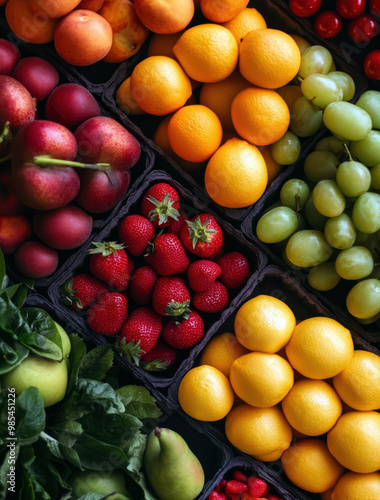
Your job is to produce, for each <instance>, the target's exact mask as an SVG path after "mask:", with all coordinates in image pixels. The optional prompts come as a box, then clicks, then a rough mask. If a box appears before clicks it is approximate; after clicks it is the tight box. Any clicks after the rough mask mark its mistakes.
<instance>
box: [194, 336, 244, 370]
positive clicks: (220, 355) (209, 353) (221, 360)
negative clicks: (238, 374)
mask: <svg viewBox="0 0 380 500" xmlns="http://www.w3.org/2000/svg"><path fill="white" fill-rule="evenodd" d="M248 352H249V351H248V349H246V348H245V347H244V346H242V345H241V344H240V342H239V341H238V339H237V338H236V335H235V334H234V333H230V332H225V333H222V334H220V335H217V336H216V337H213V338H212V339H211V340H210V341H209V342H208V344H207V345H206V347H205V348H204V350H203V351H202V355H201V359H200V360H199V364H200V365H210V366H213V367H214V368H217V369H218V370H220V371H221V372H222V373H224V375H225V376H226V377H228V378H229V377H230V370H231V365H232V363H233V361H235V359H236V358H239V357H240V356H243V354H247V353H248Z"/></svg>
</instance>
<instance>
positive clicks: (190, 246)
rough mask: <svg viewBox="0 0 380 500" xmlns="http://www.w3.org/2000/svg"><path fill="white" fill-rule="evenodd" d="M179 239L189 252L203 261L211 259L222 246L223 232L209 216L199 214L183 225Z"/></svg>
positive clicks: (213, 218)
mask: <svg viewBox="0 0 380 500" xmlns="http://www.w3.org/2000/svg"><path fill="white" fill-rule="evenodd" d="M180 238H181V241H182V243H183V245H184V247H185V248H186V249H187V250H189V252H192V253H194V254H195V255H198V257H201V258H203V259H207V258H208V257H212V256H213V255H215V254H216V253H217V252H219V250H220V249H221V248H222V246H223V231H222V228H221V227H220V226H219V224H218V222H217V221H216V219H215V217H213V216H212V215H210V214H199V215H197V216H196V217H193V218H192V219H190V220H187V221H186V224H183V226H182V228H181V232H180Z"/></svg>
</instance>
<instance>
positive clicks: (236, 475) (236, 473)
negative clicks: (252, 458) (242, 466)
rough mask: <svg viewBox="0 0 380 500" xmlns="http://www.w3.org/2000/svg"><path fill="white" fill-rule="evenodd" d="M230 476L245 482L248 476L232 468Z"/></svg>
mask: <svg viewBox="0 0 380 500" xmlns="http://www.w3.org/2000/svg"><path fill="white" fill-rule="evenodd" d="M232 478H233V479H236V480H237V481H240V482H242V483H246V482H247V479H248V477H247V476H246V475H245V474H243V473H242V472H241V471H240V470H234V471H233V473H232Z"/></svg>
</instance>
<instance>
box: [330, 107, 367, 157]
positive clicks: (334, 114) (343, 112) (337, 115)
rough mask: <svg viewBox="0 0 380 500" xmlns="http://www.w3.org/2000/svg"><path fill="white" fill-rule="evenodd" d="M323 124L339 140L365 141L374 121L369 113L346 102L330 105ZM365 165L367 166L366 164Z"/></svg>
mask: <svg viewBox="0 0 380 500" xmlns="http://www.w3.org/2000/svg"><path fill="white" fill-rule="evenodd" d="M323 123H324V124H325V126H326V127H327V128H328V129H329V130H330V132H332V133H333V134H334V135H336V136H337V137H338V138H339V139H344V140H348V141H360V140H362V139H364V137H365V136H366V135H367V134H368V133H369V132H370V130H371V128H372V120H371V117H370V116H369V114H368V113H367V111H364V109H362V108H359V106H356V105H355V104H352V103H351V102H346V101H339V102H332V103H331V104H329V105H328V106H327V107H326V108H325V110H324V113H323ZM353 154H354V153H353ZM363 163H365V164H366V165H367V163H366V162H363Z"/></svg>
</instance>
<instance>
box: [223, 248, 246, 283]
mask: <svg viewBox="0 0 380 500" xmlns="http://www.w3.org/2000/svg"><path fill="white" fill-rule="evenodd" d="M216 263H217V264H219V266H220V267H221V268H222V274H221V276H220V281H221V282H222V283H223V284H224V285H226V287H227V288H239V287H240V286H242V285H244V283H245V282H246V281H247V280H248V277H249V274H250V270H251V269H250V265H249V262H248V259H247V258H246V257H245V256H244V255H243V254H242V253H240V252H228V253H226V254H224V255H223V256H222V257H220V258H219V259H218V260H217V261H216Z"/></svg>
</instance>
